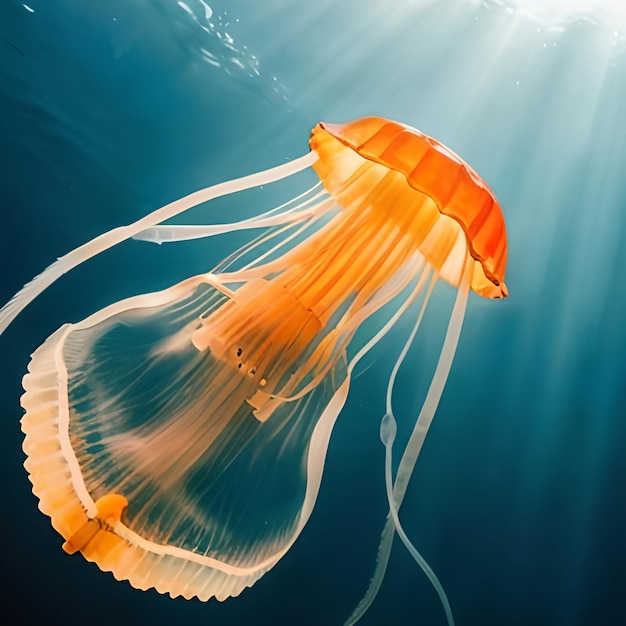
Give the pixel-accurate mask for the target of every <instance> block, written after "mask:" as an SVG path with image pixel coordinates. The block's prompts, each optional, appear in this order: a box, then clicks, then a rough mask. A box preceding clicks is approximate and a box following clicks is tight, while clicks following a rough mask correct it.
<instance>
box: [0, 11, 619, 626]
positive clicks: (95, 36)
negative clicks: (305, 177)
mask: <svg viewBox="0 0 626 626" xmlns="http://www.w3.org/2000/svg"><path fill="white" fill-rule="evenodd" d="M26 4H27V5H28V7H30V9H32V10H30V11H29V10H27V9H26V8H25V7H24V5H22V4H21V3H19V2H16V1H14V0H2V2H1V4H0V203H1V204H0V301H2V302H4V301H6V300H8V299H9V298H10V296H11V295H12V294H13V293H15V292H16V291H17V290H18V289H19V288H20V287H21V286H22V285H23V284H24V283H25V282H27V281H28V280H30V279H31V278H32V277H33V276H34V275H36V274H37V273H39V272H40V271H41V270H43V269H44V268H45V267H46V266H47V265H48V264H49V263H50V262H51V261H52V260H54V259H55V258H56V257H57V256H60V255H61V254H64V253H65V252H67V251H69V250H71V249H73V248H74V247H76V246H78V245H80V244H81V243H83V242H85V241H87V240H89V239H91V238H92V237H94V236H96V235H98V234H99V233H101V232H103V231H105V230H107V229H109V228H112V227H114V226H117V225H119V224H122V223H129V222H131V221H133V220H135V219H137V218H138V217H140V216H143V215H145V214H146V213H148V212H149V211H151V210H153V209H155V208H157V207H159V206H161V205H163V204H164V203H166V202H168V201H170V200H172V199H175V198H177V197H179V196H182V195H184V194H186V193H188V192H190V191H193V190H195V189H197V188H200V187H205V186H208V185H210V184H212V183H214V182H218V181H221V180H225V179H229V178H234V177H236V176H239V175H243V174H247V173H250V172H252V171H256V170H259V169H263V168H265V167H269V166H273V165H276V164H278V163H281V162H284V161H285V160H288V159H291V158H294V157H297V156H299V155H301V154H303V153H304V152H306V150H307V138H308V133H309V130H310V128H311V127H312V126H313V125H314V124H315V123H316V122H317V121H318V120H320V119H321V120H328V121H345V120H348V119H351V118H356V117H359V116H361V115H367V114H380V115H385V116H387V117H390V118H394V119H399V120H401V121H404V122H406V123H409V124H411V125H414V126H417V127H419V128H421V129H422V130H424V131H425V132H427V133H429V134H432V135H434V136H436V137H437V138H439V139H440V140H442V141H443V142H445V143H446V144H448V145H450V146H451V147H452V148H453V149H454V150H456V151H457V152H459V153H460V154H461V155H462V156H463V157H464V158H466V159H467V160H468V161H469V162H470V163H472V165H473V166H475V168H476V169H477V170H478V171H479V172H480V173H481V174H482V175H483V176H484V177H485V178H486V179H487V181H488V182H489V184H490V185H491V186H492V188H493V189H494V190H495V192H496V194H497V195H498V197H499V198H500V200H501V203H502V205H503V208H504V212H505V217H506V219H507V225H508V230H509V244H510V263H509V272H508V275H507V283H508V286H509V289H510V293H511V297H510V298H509V300H507V301H505V302H487V301H483V300H480V299H479V298H478V297H475V296H474V297H471V298H470V304H469V307H468V311H467V316H466V323H465V326H464V330H463V334H462V337H461V342H460V346H459V350H458V353H457V358H456V361H455V364H454V367H453V370H452V374H451V377H450V380H449V383H448V386H447V388H446V391H445V393H444V398H443V400H442V402H441V405H440V408H439V411H438V414H437V416H436V418H435V421H434V425H433V428H432V431H431V433H430V435H429V437H428V440H427V442H426V445H425V448H424V452H423V455H422V457H421V458H420V461H419V463H418V467H417V470H416V474H415V476H414V479H413V481H412V482H411V485H410V489H409V494H408V496H407V499H406V501H405V504H404V505H403V508H402V512H401V517H402V519H403V522H404V526H405V528H406V529H407V531H408V533H409V535H410V536H411V537H412V538H413V539H414V541H415V543H416V544H417V546H418V547H419V548H420V549H421V551H422V552H423V554H424V556H425V557H426V558H427V560H428V561H429V562H430V564H431V565H432V566H433V568H434V569H435V571H436V572H437V574H438V575H439V578H440V580H441V581H442V583H443V585H444V587H445V589H446V591H447V593H448V596H449V598H450V601H451V604H452V608H453V611H454V614H455V617H456V621H457V624H458V626H496V625H497V626H522V625H523V626H527V625H530V624H532V625H534V626H595V625H597V624H607V625H608V624H610V625H613V624H616V625H619V624H626V530H625V529H626V506H625V504H624V497H623V486H624V480H625V478H626V460H625V455H624V449H625V448H626V420H625V419H624V418H625V417H626V409H625V408H624V404H625V400H626V368H625V366H624V364H623V358H624V354H625V352H626V332H625V331H624V323H625V322H624V320H625V314H626V307H625V303H626V288H625V287H624V279H623V276H624V272H625V271H626V260H625V258H626V254H625V248H624V245H623V241H624V232H625V227H626V217H625V215H626V177H625V176H624V172H625V171H626V124H625V122H624V111H623V109H624V107H623V102H624V98H625V97H626V61H625V58H624V54H623V50H622V47H623V41H622V40H621V39H620V36H619V33H617V34H614V33H613V27H610V28H606V27H604V26H602V25H595V24H593V23H592V22H590V21H582V22H572V23H570V24H568V25H566V27H564V28H562V27H559V28H551V29H550V28H545V27H543V26H540V25H538V24H537V23H536V22H533V21H532V20H531V19H528V18H526V17H524V16H520V15H517V14H513V13H511V12H508V11H506V10H504V9H502V8H498V7H491V8H489V7H485V6H481V7H477V6H476V5H475V4H474V3H472V2H471V1H470V0H450V1H449V2H444V1H439V2H424V1H421V2H397V3H376V2H373V1H370V0H365V1H357V0H343V1H342V2H338V1H336V0H335V1H332V2H331V1H330V0H321V1H319V2H305V1H297V2H296V1H291V2H288V1H287V0H266V1H265V2H262V3H261V2H259V3H257V2H255V3H250V2H244V1H243V0H236V1H232V2H225V1H217V2H212V3H211V8H212V10H213V15H212V16H211V17H210V18H208V19H207V18H206V13H205V8H204V6H203V3H201V2H199V0H194V1H192V0H189V2H188V3H187V5H186V6H187V7H188V8H189V9H190V11H191V13H190V12H189V11H186V10H184V8H183V7H181V6H180V5H178V4H177V3H176V2H174V1H173V0H172V1H165V0H158V1H157V0H153V1H148V0H144V1H141V2H140V1H136V2H128V1H126V0H111V1H109V2H106V3H95V2H89V3H88V2H79V1H78V0H56V1H55V2H49V1H48V2H44V1H41V0H32V1H31V2H28V3H26ZM192 14H193V15H192ZM261 195H262V194H261ZM216 210H217V211H220V210H222V209H221V208H220V207H218V208H217V209H216ZM228 210H229V211H232V212H233V213H234V214H235V213H237V211H241V212H242V214H252V213H254V211H255V206H254V203H251V205H250V206H244V207H238V206H231V205H229V206H228ZM218 214H219V213H218ZM214 216H215V214H214ZM204 217H205V219H209V218H207V216H204ZM229 242H231V243H232V241H231V240H228V238H225V241H224V242H210V244H207V243H206V242H200V243H195V244H191V245H184V246H182V245H181V246H180V247H177V246H173V247H168V246H164V247H162V248H159V247H156V246H150V245H149V244H145V243H141V242H128V243H125V244H122V245H121V246H119V248H118V249H116V250H112V251H110V252H107V253H105V254H103V255H102V256H101V257H99V258H97V259H94V260H93V261H90V262H89V263H87V264H85V266H84V267H81V268H78V269H77V270H75V271H74V272H72V273H71V274H70V275H68V276H67V277H64V278H63V279H62V280H61V281H59V282H58V284H56V285H54V286H53V287H52V288H51V289H50V290H49V291H48V292H46V293H45V294H44V295H42V296H41V297H40V298H39V299H38V300H37V301H36V302H35V303H34V304H32V305H31V306H30V307H29V308H28V309H27V310H26V311H24V313H23V314H22V315H21V316H20V317H19V318H18V319H17V320H16V321H15V323H14V324H13V325H12V326H11V327H10V328H9V329H8V331H7V332H6V333H5V334H4V335H3V336H2V337H1V338H0V429H1V431H0V445H1V446H2V449H1V453H0V463H1V465H0V477H1V480H2V483H1V484H2V489H3V493H2V497H1V499H0V502H1V503H2V504H1V505H0V507H1V508H0V530H1V535H0V536H2V538H3V550H2V574H3V578H2V580H3V581H5V582H4V583H3V584H2V585H0V589H1V591H0V621H1V622H2V623H3V624H33V623H52V624H55V623H59V624H66V625H68V626H70V625H73V624H83V623H85V622H88V623H90V624H93V625H94V626H100V625H104V624H107V625H109V624H118V625H119V626H125V625H127V624H128V625H130V624H138V623H141V624H143V623H154V624H169V623H180V624H225V625H226V624H249V623H260V624H274V625H276V626H282V625H289V626H291V625H294V624H300V625H303V626H309V625H311V626H315V625H327V624H328V625H335V624H342V623H343V620H344V619H345V618H346V617H347V616H348V615H349V614H350V612H351V611H352V608H353V607H354V606H355V605H356V603H357V602H358V600H359V599H360V597H361V595H362V593H363V592H364V590H365V588H366V586H367V583H368V581H369V577H370V575H371V573H372V571H373V566H374V559H375V552H376V546H377V543H378V536H379V533H380V530H381V529H382V524H383V521H384V517H385V514H386V500H385V495H384V485H383V448H382V445H381V444H380V441H379V438H378V425H379V420H380V417H381V416H382V413H383V410H384V390H385V385H386V379H387V376H388V373H389V370H390V368H391V365H392V364H393V361H394V359H395V355H396V354H397V353H398V351H399V350H400V346H401V345H402V337H403V336H404V335H405V333H406V330H407V329H406V328H405V327H400V328H398V329H397V330H396V332H395V333H394V335H393V336H392V337H391V338H390V339H389V341H387V342H386V343H385V345H384V346H381V347H380V349H378V350H377V351H376V352H375V353H374V354H373V355H372V357H371V359H370V360H369V362H368V363H371V364H372V366H371V367H370V368H369V369H367V371H365V372H364V373H362V375H360V376H359V377H358V378H357V380H355V382H354V385H353V389H352V391H351V395H350V398H349V402H348V405H347V406H346V409H345V411H344V412H343V414H342V415H341V417H340V418H339V420H338V422H337V425H336V428H335V430H334V432H333V437H332V440H331V445H330V449H329V454H328V460H327V465H326V470H325V475H324V480H323V483H322V488H321V491H320V496H319V499H318V503H317V506H316V509H315V511H314V513H313V515H312V517H311V520H310V521H309V523H308V525H307V527H306V528H305V530H304V532H303V533H302V535H301V536H300V538H299V539H298V541H297V542H296V544H295V546H294V547H293V549H292V550H291V551H290V552H289V553H288V554H287V555H286V556H285V557H284V559H282V560H281V561H280V562H279V564H278V565H277V566H276V567H275V568H274V569H273V570H272V571H271V572H270V573H268V574H267V575H266V576H265V577H264V578H262V579H261V580H260V581H259V582H258V583H257V584H256V585H255V586H254V587H253V588H252V589H249V590H247V591H245V592H244V593H243V594H242V596H241V597H240V598H237V599H231V600H229V601H227V602H226V603H224V604H219V603H217V602H214V601H212V602H209V603H206V604H202V603H200V602H197V601H190V602H187V601H184V600H181V599H177V600H172V599H170V598H169V597H167V596H165V597H164V596H159V595H158V594H157V593H156V592H154V591H150V592H140V591H136V590H134V589H132V588H131V587H130V586H129V585H128V584H126V583H119V582H116V581H115V580H114V579H113V578H112V577H111V576H110V575H109V574H103V573H101V572H100V571H99V570H98V569H97V568H96V567H95V566H93V565H92V564H89V563H86V562H85V561H84V560H82V559H81V558H80V557H78V556H74V557H68V556H67V555H65V554H64V553H63V552H62V550H61V549H60V544H61V538H60V537H59V536H57V535H56V533H55V532H54V531H53V530H52V528H51V526H50V524H49V521H48V519H47V518H46V517H45V516H44V515H42V514H41V513H39V512H38V511H37V509H36V499H35V498H34V496H32V494H31V493H30V484H29V482H28V479H27V476H26V472H25V471H24V470H23V468H22V463H23V461H24V455H23V453H22V452H21V441H22V435H21V432H20V430H19V419H20V415H21V409H20V407H19V395H20V393H21V386H20V379H21V376H22V375H23V373H24V372H25V369H26V365H27V363H28V355H29V354H30V353H31V352H32V351H33V350H35V349H36V347H37V346H38V345H40V344H41V342H42V341H43V340H44V339H45V338H46V337H47V336H48V335H49V334H50V333H51V332H53V331H54V330H55V329H56V328H57V327H58V326H60V325H61V324H62V323H64V322H66V321H78V320H80V319H82V318H84V317H85V316H87V315H88V314H90V313H92V312H93V311H95V310H97V309H99V308H101V307H102V306H104V305H106V304H109V303H110V302H112V301H115V300H118V299H120V298H122V297H125V296H127V295H131V294H136V293H142V292H145V291H149V290H152V289H157V288H162V287H165V286H168V285H170V284H171V283H174V282H176V281H178V280H181V279H183V278H185V277H187V276H190V275H192V274H195V273H198V272H201V271H206V270H207V269H209V268H210V267H211V266H212V265H213V264H214V263H215V262H216V261H217V260H219V258H220V257H221V255H222V254H223V252H224V251H225V250H226V249H227V248H228V244H229ZM452 297H453V294H452V293H451V289H449V288H446V287H445V286H444V287H442V288H441V289H440V292H439V293H438V294H437V297H436V298H435V301H434V302H433V305H432V307H431V310H430V312H429V317H428V319H427V320H426V324H425V328H426V333H425V336H424V337H423V338H422V340H421V341H420V342H418V344H417V345H416V346H415V349H414V350H412V352H411V353H410V355H409V359H408V361H407V365H406V366H405V367H404V368H403V370H402V371H401V373H400V376H399V380H398V387H397V389H398V391H397V394H396V396H395V398H396V412H397V414H398V419H399V421H400V431H399V439H400V442H401V441H402V438H403V437H406V436H407V434H408V432H409V429H410V427H411V424H412V421H413V420H414V417H415V415H416V414H417V412H418V410H419V405H420V398H422V397H423V393H424V390H425V388H426V385H427V383H428V380H429V377H430V375H431V372H432V367H433V363H434V359H435V358H436V353H437V349H438V347H439V346H440V344H441V337H442V335H441V332H442V328H443V324H444V322H445V315H446V314H447V313H446V312H447V311H448V310H449V305H450V301H451V298H452ZM361 623H362V624H363V625H364V626H365V625H368V624H369V625H374V626H404V625H408V624H415V623H419V624H424V625H428V626H431V625H432V626H437V625H443V624H444V617H443V612H442V611H441V608H440V606H439V604H438V600H437V598H436V595H435V593H434V591H433V590H432V588H431V587H430V586H429V584H428V583H427V581H426V580H425V578H424V576H423V575H422V574H421V572H420V571H419V570H418V569H417V567H416V566H415V564H414V563H413V562H412V561H411V559H410V557H409V556H408V555H407V554H406V552H405V551H404V549H403V548H402V547H401V546H400V545H396V546H395V548H394V551H393V553H392V558H391V561H390V565H389V571H388V574H387V578H386V580H385V582H384V584H383V587H382V590H381V593H380V595H379V597H378V599H377V600H376V602H375V604H374V605H373V606H372V608H371V610H370V611H369V612H368V614H367V615H366V616H365V618H364V619H363V620H362V622H361Z"/></svg>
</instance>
